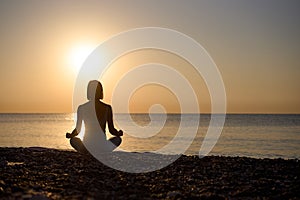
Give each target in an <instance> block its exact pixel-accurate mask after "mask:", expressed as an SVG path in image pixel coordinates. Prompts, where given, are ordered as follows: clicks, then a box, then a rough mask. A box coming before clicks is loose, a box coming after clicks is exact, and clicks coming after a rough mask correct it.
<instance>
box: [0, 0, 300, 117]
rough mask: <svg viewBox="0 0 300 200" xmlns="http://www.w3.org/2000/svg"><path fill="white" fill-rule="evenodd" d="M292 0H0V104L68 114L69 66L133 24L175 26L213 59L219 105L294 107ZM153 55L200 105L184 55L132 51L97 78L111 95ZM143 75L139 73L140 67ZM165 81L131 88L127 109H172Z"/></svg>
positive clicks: (261, 109) (73, 73)
mask: <svg viewBox="0 0 300 200" xmlns="http://www.w3.org/2000/svg"><path fill="white" fill-rule="evenodd" d="M299 7H300V2H299V1H298V0H286V1H281V0H272V1H261V0H252V1H248V0H218V1H217V0H210V1H177V0H166V1H158V0H152V1H144V0H136V1H90V0H88V1H76V0H72V1H65V0H62V1H52V0H51V1H50V0H45V1H37V0H24V1H16V0H2V1H0V44H1V45H0V93H1V97H0V112H2V113H23V112H25V113H47V112H51V113H57V112H58V113H65V112H67V113H69V112H73V108H72V98H73V90H74V84H75V81H76V77H77V73H78V68H79V67H80V64H81V62H83V60H84V58H85V57H86V56H87V55H88V54H89V53H90V52H91V51H92V50H93V48H95V47H97V45H99V44H101V43H102V42H104V41H106V40H107V39H108V38H110V37H111V36H113V35H115V34H118V33H120V32H122V31H126V30H130V29H133V28H141V27H163V28H168V29H173V30H176V31H179V32H182V33H184V34H186V35H188V36H189V37H191V38H193V39H194V40H196V41H197V42H198V43H199V44H201V45H202V46H203V47H204V48H205V49H206V51H207V52H208V53H209V54H210V56H211V58H212V59H213V60H214V62H215V63H216V65H217V67H218V69H219V71H220V73H221V75H222V78H223V81H224V86H225V89H226V95H227V112H228V113H300V92H299V91H300V84H299V82H300V81H299V77H300V60H299V56H300V37H299V35H300V20H299V19H300V12H299ZM148 62H157V63H163V64H167V65H169V66H172V67H174V68H176V69H177V70H179V71H180V73H182V74H184V76H186V77H189V76H191V77H190V78H188V80H189V81H190V82H191V85H192V86H193V88H194V90H195V93H196V95H197V98H198V100H199V106H200V109H201V112H210V110H211V108H210V106H211V105H210V94H209V92H208V90H207V86H206V85H205V82H204V81H203V77H201V76H195V74H194V71H193V70H192V67H191V66H190V63H188V62H186V61H185V60H184V59H182V58H180V57H178V56H176V55H173V54H171V53H169V52H163V51H158V50H141V51H138V52H132V53H130V54H128V55H125V56H123V57H120V58H119V59H118V60H116V61H115V62H114V63H113V64H112V66H111V68H110V70H109V71H108V72H107V74H106V75H105V76H104V77H103V79H102V80H101V81H102V83H103V86H104V93H105V97H104V101H105V102H107V103H111V100H112V90H113V88H114V85H115V84H116V83H117V82H118V80H119V79H120V77H122V75H124V74H125V73H126V71H128V70H130V69H132V68H133V67H134V66H136V65H141V64H143V63H148ZM145 76H146V75H145ZM179 101H180V100H178V99H176V96H175V95H174V93H172V91H170V90H169V89H168V88H164V87H161V86H159V85H148V86H145V87H142V88H139V90H137V91H136V92H135V93H134V94H133V95H132V97H131V99H130V101H129V109H130V111H131V112H147V111H148V109H149V107H150V106H151V105H152V104H156V103H160V104H162V105H164V106H165V109H166V110H167V112H179V111H180V109H179V103H178V102H179Z"/></svg>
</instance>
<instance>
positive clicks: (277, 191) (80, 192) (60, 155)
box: [0, 147, 300, 199]
mask: <svg viewBox="0 0 300 200" xmlns="http://www.w3.org/2000/svg"><path fill="white" fill-rule="evenodd" d="M143 154H144V153H136V155H143ZM0 155H1V156H0V198H1V199H16V198H19V199H88V198H90V199H192V198H194V199H198V198H204V199H241V198H250V199H255V198H257V197H260V198H284V199H291V198H292V199H293V198H295V199H297V198H300V194H299V191H300V177H299V171H300V162H299V160H298V159H283V158H249V157H231V156H207V157H204V158H201V159H200V158H199V157H198V156H192V155H190V156H187V155H182V156H181V157H180V158H179V159H177V160H176V161H175V162H174V163H172V164H170V165H169V166H167V167H165V168H162V169H160V170H157V171H153V172H148V173H127V172H122V171H118V170H115V169H112V168H110V167H108V166H105V165H104V164H102V163H101V162H99V161H97V160H96V159H94V158H92V157H90V156H83V155H81V154H79V153H77V152H75V151H73V150H58V149H49V148H43V147H29V148H27V147H26V148H22V147H0ZM166 156H167V155H166Z"/></svg>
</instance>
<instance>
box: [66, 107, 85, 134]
mask: <svg viewBox="0 0 300 200" xmlns="http://www.w3.org/2000/svg"><path fill="white" fill-rule="evenodd" d="M81 126H82V116H81V112H80V106H79V107H78V109H77V120H76V127H75V129H74V130H73V131H72V133H67V135H66V137H67V138H72V137H75V136H77V135H78V134H79V133H80V130H81Z"/></svg>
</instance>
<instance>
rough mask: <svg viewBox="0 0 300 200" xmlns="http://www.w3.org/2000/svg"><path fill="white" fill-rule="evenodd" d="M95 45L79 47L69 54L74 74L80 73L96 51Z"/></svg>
mask: <svg viewBox="0 0 300 200" xmlns="http://www.w3.org/2000/svg"><path fill="white" fill-rule="evenodd" d="M94 48H95V47H94V46H93V45H79V46H75V47H73V48H72V49H71V51H70V53H69V58H68V60H69V64H70V66H71V68H72V69H73V70H74V72H78V71H79V70H80V68H81V66H82V64H83V62H84V61H85V59H86V58H87V57H88V56H89V54H90V53H92V51H93V50H94Z"/></svg>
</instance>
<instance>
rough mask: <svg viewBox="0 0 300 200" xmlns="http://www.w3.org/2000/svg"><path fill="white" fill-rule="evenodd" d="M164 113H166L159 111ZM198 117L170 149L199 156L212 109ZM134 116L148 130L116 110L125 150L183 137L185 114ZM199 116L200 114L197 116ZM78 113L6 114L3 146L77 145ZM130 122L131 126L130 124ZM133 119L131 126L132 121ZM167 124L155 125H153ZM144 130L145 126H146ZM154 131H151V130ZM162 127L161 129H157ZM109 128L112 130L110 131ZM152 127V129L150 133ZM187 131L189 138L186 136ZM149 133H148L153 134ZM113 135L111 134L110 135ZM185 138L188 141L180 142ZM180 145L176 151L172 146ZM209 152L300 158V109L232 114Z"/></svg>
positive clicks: (1, 119) (1, 120) (0, 122)
mask: <svg viewBox="0 0 300 200" xmlns="http://www.w3.org/2000/svg"><path fill="white" fill-rule="evenodd" d="M157 115H160V114H157ZM183 115H185V117H189V116H190V120H194V118H195V117H193V116H195V115H199V117H200V121H199V124H198V123H191V124H198V125H197V127H184V129H183V130H180V131H185V132H183V133H181V138H179V142H177V143H174V144H173V145H172V148H170V149H169V152H167V153H169V154H172V153H174V154H175V153H176V152H178V151H176V150H178V149H183V150H182V154H185V155H198V154H199V150H200V148H201V145H202V144H203V142H204V140H203V139H204V137H205V136H206V134H207V130H208V127H209V124H210V123H209V122H210V120H211V115H210V114H183ZM130 116H131V120H133V122H134V123H135V124H136V125H137V126H140V127H144V128H145V129H144V130H148V132H147V131H146V132H147V134H149V135H147V134H143V133H142V132H141V136H142V137H139V136H138V135H137V133H135V134H132V133H131V132H134V130H133V129H134V128H135V126H132V123H129V122H128V118H127V117H124V114H114V121H115V125H116V126H118V124H122V129H123V131H124V136H123V137H122V138H123V142H122V144H121V146H120V147H119V149H117V150H120V151H130V152H153V151H157V150H159V149H162V148H163V147H164V146H166V145H168V144H169V143H170V141H172V139H173V138H174V137H177V135H178V131H179V129H180V126H189V125H182V123H181V120H182V118H181V117H182V115H180V114H167V116H166V122H165V123H164V124H163V125H162V124H161V123H151V120H155V119H160V116H158V118H154V119H152V118H151V117H150V116H149V115H148V114H131V115H130ZM196 118H197V120H199V119H198V117H196ZM74 123H75V122H74V114H73V113H66V114H12V113H9V114H0V147H46V148H55V149H62V150H71V149H72V147H71V146H70V144H69V140H68V139H66V137H65V134H66V132H71V131H72V129H73V128H74ZM124 124H125V125H124ZM126 124H128V126H126ZM158 125H160V126H162V127H154V128H153V127H149V129H148V128H147V126H158ZM191 126H194V125H191ZM141 130H143V129H141ZM149 130H150V131H149ZM151 130H153V131H157V132H153V133H152V132H151ZM191 131H196V132H195V133H193V134H192V135H193V139H192V142H191V143H190V144H189V145H188V146H187V147H186V149H184V148H182V145H181V144H185V143H184V141H185V140H186V139H187V138H185V137H184V136H185V135H186V137H189V136H190V135H191ZM107 132H108V131H107ZM149 132H150V133H149ZM182 135H183V137H182ZM147 136H148V137H147ZM107 137H108V138H109V137H111V135H109V134H107ZM181 140H182V141H183V142H182V143H181V142H180V141H181ZM172 149H174V151H172ZM208 155H215V156H246V157H254V158H283V159H292V158H296V159H299V158H300V115H298V114H227V115H226V118H225V124H224V126H223V129H222V132H221V135H220V137H219V138H216V144H215V145H214V147H213V148H212V150H211V151H210V152H209V154H208Z"/></svg>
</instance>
